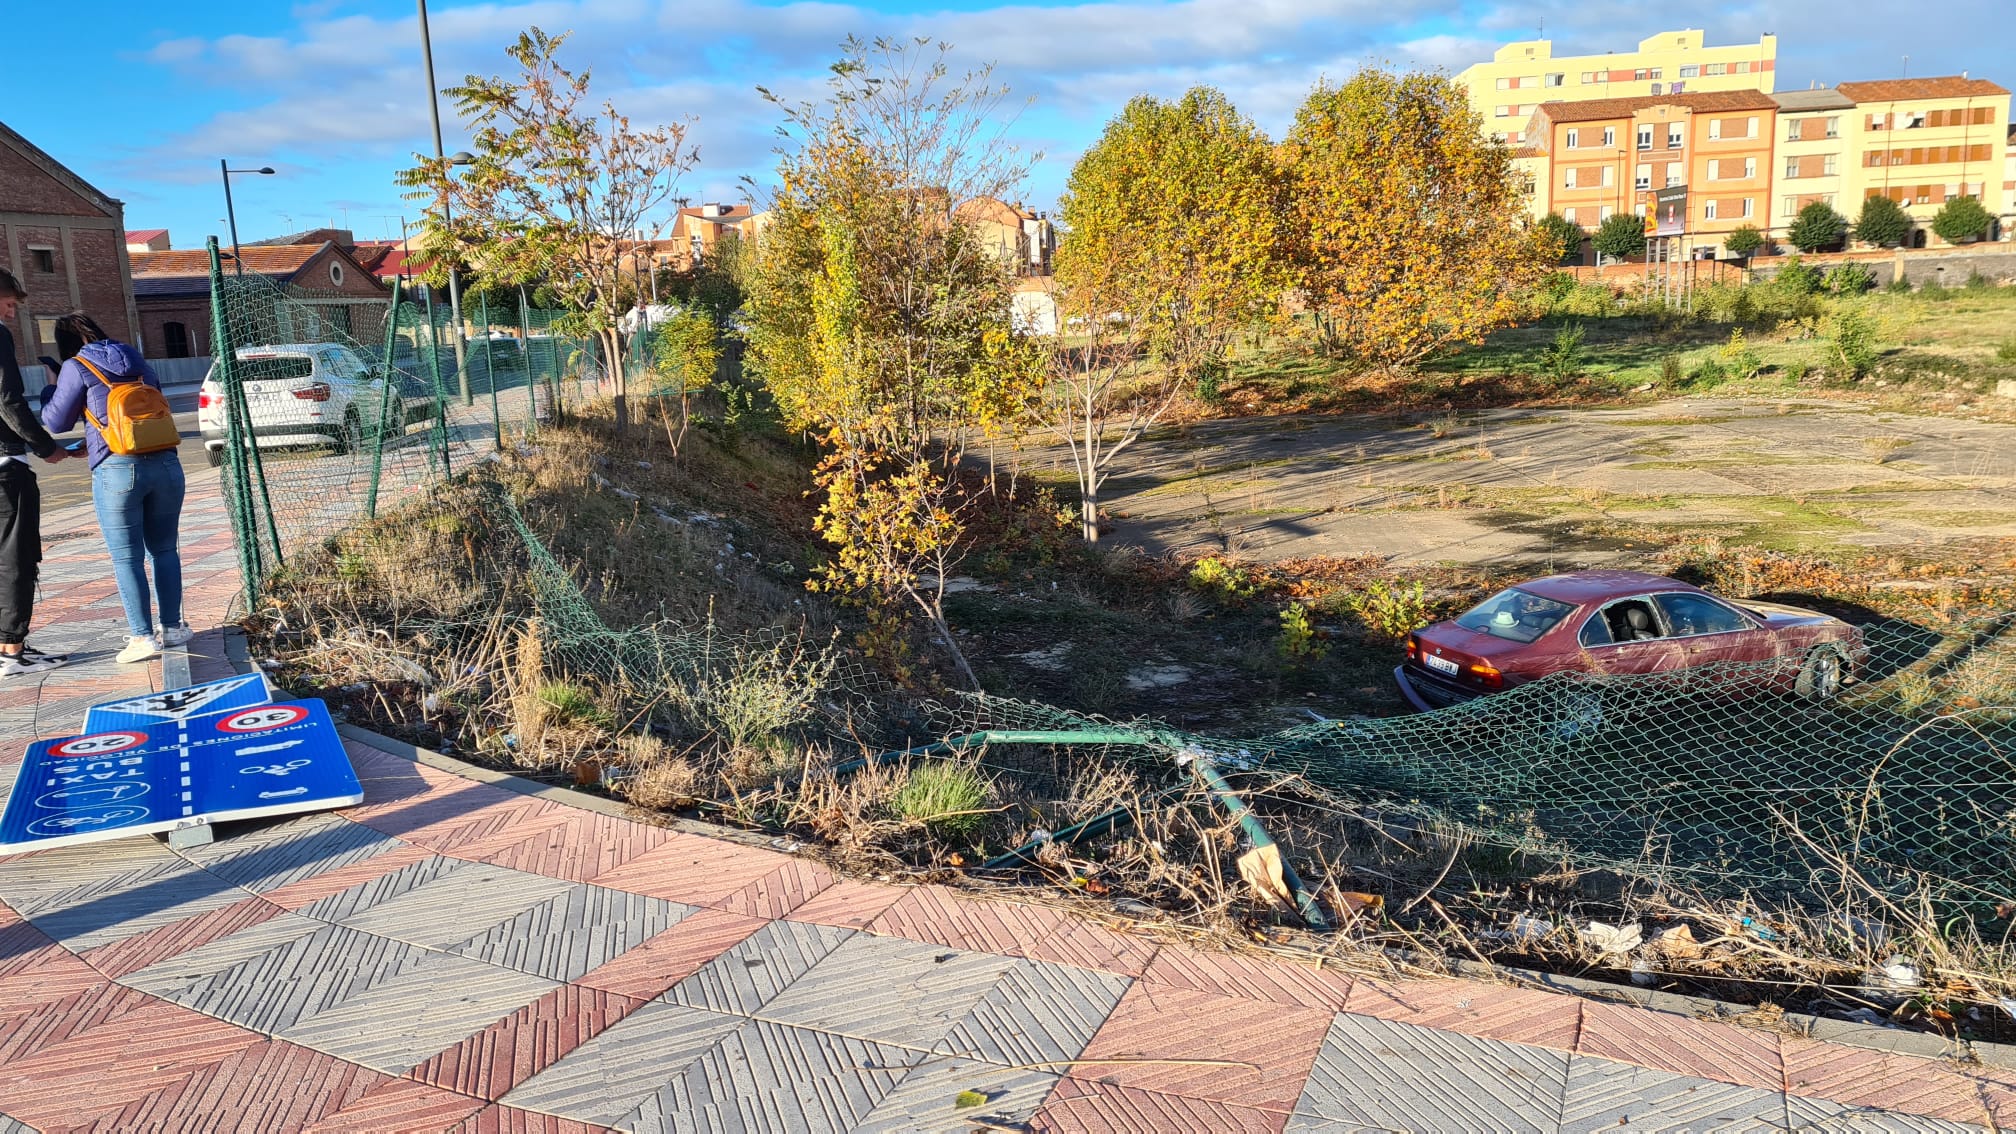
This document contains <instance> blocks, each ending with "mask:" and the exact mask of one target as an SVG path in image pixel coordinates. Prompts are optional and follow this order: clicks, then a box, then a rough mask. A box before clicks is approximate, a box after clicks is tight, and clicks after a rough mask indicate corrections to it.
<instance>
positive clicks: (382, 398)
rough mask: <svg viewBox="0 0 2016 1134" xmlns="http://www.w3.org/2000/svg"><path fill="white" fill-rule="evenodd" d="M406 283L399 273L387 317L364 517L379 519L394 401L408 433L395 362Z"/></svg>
mask: <svg viewBox="0 0 2016 1134" xmlns="http://www.w3.org/2000/svg"><path fill="white" fill-rule="evenodd" d="M404 282H406V281H405V280H404V279H403V278H401V277H399V276H394V277H392V306H391V307H390V308H388V309H387V311H388V316H387V318H386V320H385V384H384V386H382V387H380V388H379V391H378V436H377V439H376V441H375V442H374V443H373V444H372V446H371V490H370V491H369V492H368V493H366V494H365V496H364V518H365V519H367V520H375V519H377V518H378V478H379V476H380V475H381V474H382V473H383V472H384V468H385V433H386V430H387V429H389V428H390V426H389V424H388V423H387V420H386V419H387V418H389V417H391V415H392V402H393V400H394V399H395V398H396V399H397V400H398V402H399V432H400V433H401V434H404V433H405V432H406V398H405V396H404V395H401V394H399V393H398V392H397V390H398V387H399V369H398V367H396V366H393V365H392V351H393V349H394V348H395V347H396V346H397V345H398V343H399V285H400V284H402V283H404Z"/></svg>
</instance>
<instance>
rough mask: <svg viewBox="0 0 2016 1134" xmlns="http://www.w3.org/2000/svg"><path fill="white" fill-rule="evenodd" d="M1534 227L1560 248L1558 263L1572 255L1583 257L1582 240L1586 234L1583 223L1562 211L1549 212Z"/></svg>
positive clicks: (1555, 246)
mask: <svg viewBox="0 0 2016 1134" xmlns="http://www.w3.org/2000/svg"><path fill="white" fill-rule="evenodd" d="M1534 227H1535V228H1538V229H1539V230H1540V231H1541V232H1543V233H1545V234H1546V236H1547V239H1548V241H1549V242H1550V244H1551V245H1552V246H1553V247H1554V248H1557V249H1559V250H1560V251H1559V252H1558V253H1557V254H1556V255H1555V257H1554V260H1555V262H1556V263H1559V262H1560V261H1563V260H1566V259H1568V258H1569V257H1571V256H1572V257H1575V258H1576V259H1580V258H1581V256H1582V241H1583V239H1584V237H1585V236H1586V234H1585V233H1584V232H1583V231H1582V226H1581V225H1579V224H1576V223H1575V222H1574V221H1571V220H1569V219H1568V218H1567V217H1564V216H1562V215H1561V214H1560V213H1548V214H1547V215H1546V216H1544V217H1541V218H1540V220H1539V221H1538V222H1537V223H1536V224H1535V225H1534Z"/></svg>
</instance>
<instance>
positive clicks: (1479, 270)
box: [1283, 68, 1554, 369]
mask: <svg viewBox="0 0 2016 1134" xmlns="http://www.w3.org/2000/svg"><path fill="white" fill-rule="evenodd" d="M1283 157H1284V159H1285V161H1286V164H1287V171H1288V176H1289V179H1290V186H1291V193H1292V197H1293V203H1292V206H1291V213H1290V216H1291V217H1292V219H1293V230H1294V232H1295V234H1296V236H1297V244H1298V246H1297V248H1296V253H1297V260H1298V265H1297V266H1298V269H1299V277H1300V281H1301V284H1302V288H1303V290H1304V292H1305V293H1306V294H1307V296H1308V299H1309V302H1310V303H1311V305H1312V306H1313V307H1314V308H1315V310H1316V311H1317V313H1318V314H1319V315H1320V316H1321V319H1322V324H1321V325H1322V333H1323V337H1324V339H1325V340H1326V342H1327V343H1329V344H1330V345H1332V346H1333V347H1336V348H1341V349H1343V350H1347V351H1349V352H1350V353H1351V354H1353V355H1354V356H1356V357H1357V358H1359V359H1360V360H1362V361H1363V362H1365V363H1367V364H1370V365H1372V366H1376V367H1379V368H1382V369H1391V368H1395V367H1401V366H1407V365H1410V364H1412V363H1415V362H1418V361H1420V360H1421V359H1423V358H1426V357H1427V356H1428V355H1430V354H1432V353H1434V352H1435V351H1437V350H1439V349H1441V348H1443V347H1446V346H1449V345H1451V344H1454V343H1458V342H1481V341H1482V339H1483V336H1484V335H1485V334H1486V333H1487V332H1489V331H1492V330H1495V329H1497V328H1499V327H1503V326H1506V325H1508V324H1509V323H1511V322H1512V321H1513V320H1514V319H1516V318H1517V317H1518V316H1519V313H1520V310H1521V301H1520V297H1521V295H1522V293H1523V292H1524V291H1525V290H1526V289H1528V288H1530V287H1531V286H1532V285H1533V284H1535V283H1537V282H1538V281H1539V279H1540V278H1541V277H1542V276H1543V275H1545V274H1546V271H1547V269H1548V267H1549V261H1550V258H1551V257H1550V253H1551V252H1553V251H1554V247H1553V244H1552V241H1551V240H1550V238H1549V237H1548V236H1547V235H1546V234H1545V233H1544V232H1542V231H1541V230H1540V229H1538V228H1536V227H1534V226H1531V225H1527V224H1525V223H1523V222H1522V219H1521V218H1522V215H1523V208H1524V198H1525V191H1524V189H1523V187H1522V185H1521V183H1520V181H1519V179H1518V178H1516V177H1515V176H1514V175H1513V170H1512V155H1511V152H1510V151H1509V150H1507V149H1506V148H1505V146H1504V145H1503V144H1502V143H1499V142H1496V141H1492V140H1491V139H1490V138H1489V137H1488V136H1487V135H1486V134H1485V132H1484V129H1483V122H1482V120H1481V119H1480V118H1479V117H1478V116H1477V114H1476V113H1475V112H1474V111H1472V110H1471V109H1470V104H1469V100H1468V99H1467V98H1466V97H1465V94H1464V92H1463V90H1462V88H1460V87H1458V86H1457V85H1456V84H1455V83H1453V82H1452V81H1450V80H1449V79H1448V78H1447V77H1445V76H1441V75H1434V74H1425V73H1420V72H1413V73H1408V74H1394V73H1392V72H1390V71H1385V70H1381V69H1376V68H1375V69H1367V70H1364V71H1360V72H1359V73H1358V74H1357V75H1356V76H1355V77H1353V78H1352V79H1351V81H1349V82H1347V83H1345V84H1344V85H1343V86H1341V87H1333V86H1330V85H1329V84H1327V83H1324V84H1319V85H1318V86H1317V87H1316V89H1315V90H1314V91H1312V92H1310V95H1309V98H1308V100H1307V101H1305V102H1304V103H1303V104H1302V108H1301V109H1300V110H1299V111H1298V112H1297V113H1296V115H1295V124H1294V126H1293V128H1292V129H1291V130H1290V131H1289V134H1288V140H1287V143H1286V145H1285V146H1284V147H1283Z"/></svg>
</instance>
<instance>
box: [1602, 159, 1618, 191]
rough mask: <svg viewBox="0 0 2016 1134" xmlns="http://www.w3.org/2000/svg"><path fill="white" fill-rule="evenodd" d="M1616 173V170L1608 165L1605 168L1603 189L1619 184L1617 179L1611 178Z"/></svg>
mask: <svg viewBox="0 0 2016 1134" xmlns="http://www.w3.org/2000/svg"><path fill="white" fill-rule="evenodd" d="M1615 172H1616V169H1615V168H1614V167H1612V166H1607V165H1606V166H1604V167H1603V188H1605V189H1608V188H1610V187H1611V186H1612V185H1615V184H1616V183H1617V180H1616V178H1614V177H1612V176H1611V175H1612V174H1613V173H1615Z"/></svg>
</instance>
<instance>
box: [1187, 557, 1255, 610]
mask: <svg viewBox="0 0 2016 1134" xmlns="http://www.w3.org/2000/svg"><path fill="white" fill-rule="evenodd" d="M1190 586H1191V587H1192V588H1194V589H1196V590H1199V591H1203V592H1204V593H1205V594H1208V595H1210V596H1211V597H1213V598H1215V599H1218V600H1220V601H1222V602H1243V601H1245V600H1246V599H1249V598H1252V597H1253V596H1254V595H1255V594H1258V593H1259V591H1260V585H1259V584H1258V583H1256V582H1254V581H1253V575H1252V572H1250V571H1248V570H1246V568H1244V567H1241V566H1239V565H1237V564H1235V563H1228V562H1226V561H1225V560H1223V559H1220V558H1218V557H1217V556H1215V555H1207V556H1205V557H1204V558H1202V559H1199V560H1198V561H1197V562H1195V563H1193V564H1191V565H1190Z"/></svg>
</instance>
